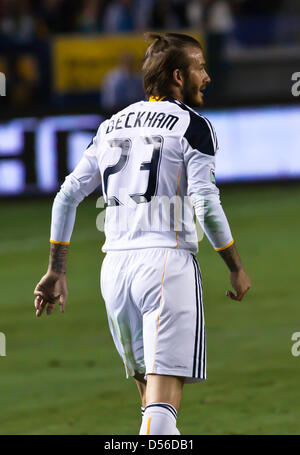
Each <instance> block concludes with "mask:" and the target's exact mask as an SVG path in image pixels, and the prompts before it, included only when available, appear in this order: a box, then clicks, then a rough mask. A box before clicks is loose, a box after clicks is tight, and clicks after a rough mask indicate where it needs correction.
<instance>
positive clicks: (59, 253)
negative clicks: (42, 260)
mask: <svg viewBox="0 0 300 455" xmlns="http://www.w3.org/2000/svg"><path fill="white" fill-rule="evenodd" d="M68 248H69V245H59V244H55V243H51V244H50V258H49V269H50V270H52V271H53V272H56V273H66V272H67V253H68Z"/></svg>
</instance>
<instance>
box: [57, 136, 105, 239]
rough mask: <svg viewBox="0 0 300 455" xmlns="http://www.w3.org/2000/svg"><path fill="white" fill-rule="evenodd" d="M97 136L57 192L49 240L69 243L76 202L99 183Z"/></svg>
mask: <svg viewBox="0 0 300 455" xmlns="http://www.w3.org/2000/svg"><path fill="white" fill-rule="evenodd" d="M96 147H97V136H95V137H94V139H93V141H92V142H91V144H90V145H89V147H88V148H87V149H86V150H85V152H84V154H83V156H82V158H81V160H80V162H79V163H78V165H77V166H76V167H75V169H74V171H73V172H72V173H71V174H70V175H68V176H67V177H66V179H65V181H64V183H63V185H62V186H61V188H60V191H59V192H58V193H57V195H56V197H55V199H54V203H53V207H52V218H51V234H50V242H51V243H59V244H63V245H66V244H69V243H70V239H71V235H72V232H73V227H74V223H75V218H76V209H77V206H78V204H79V203H80V202H81V201H82V200H83V199H84V198H85V197H86V196H88V195H89V194H90V193H92V192H93V191H94V190H95V189H96V188H97V186H98V185H100V183H101V176H100V171H99V167H98V162H97V158H96Z"/></svg>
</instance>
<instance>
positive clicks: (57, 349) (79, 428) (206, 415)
mask: <svg viewBox="0 0 300 455" xmlns="http://www.w3.org/2000/svg"><path fill="white" fill-rule="evenodd" d="M222 194H223V206H224V208H225V210H226V213H227V216H228V218H229V220H230V223H231V227H232V231H233V234H234V237H235V238H236V239H237V245H238V247H239V250H240V253H241V256H242V258H243V260H244V263H245V266H246V269H247V271H248V273H249V275H250V276H251V278H252V289H251V292H250V293H249V295H248V296H247V298H246V299H245V301H244V302H242V303H237V302H233V301H230V300H229V299H228V298H227V297H226V296H225V292H226V290H227V289H229V283H228V273H227V270H226V267H225V265H224V264H223V263H222V260H221V259H220V258H219V256H218V254H217V253H215V252H214V251H213V249H212V247H211V246H210V244H209V243H208V242H207V240H204V241H203V242H201V244H200V251H199V254H198V259H199V262H200V265H201V267H202V274H203V279H204V296H205V316H206V327H207V360H208V368H207V376H208V378H207V381H206V382H205V383H203V384H197V385H195V384H193V385H187V386H186V387H185V390H184V394H183V401H182V409H181V411H180V413H179V417H178V427H179V429H180V431H181V432H182V434H190V435H191V434H300V426H299V421H300V406H299V402H300V388H299V380H300V357H293V356H292V355H291V346H292V341H291V336H292V333H293V332H296V331H300V300H299V296H298V289H299V282H300V276H299V256H300V248H299V225H300V211H299V197H300V187H299V185H296V184H295V185H292V186H287V185H282V186H273V185H270V186H260V185H256V186H246V187H242V186H237V187H233V188H232V187H231V188H229V187H225V188H223V190H222ZM51 203H52V202H51V201H50V200H44V201H38V202H31V201H18V202H15V201H11V202H9V201H5V202H1V204H0V217H1V238H0V276H1V304H0V332H4V333H5V334H6V338H7V356H6V357H0V409H1V413H0V434H107V435H109V434H137V433H138V430H139V426H140V422H141V416H140V403H139V399H138V394H137V390H136V386H135V384H134V381H132V380H131V379H128V380H126V378H125V375H124V369H123V364H122V362H121V359H120V358H119V356H118V354H117V352H116V350H115V348H114V345H113V342H112V339H111V336H110V333H109V330H108V326H107V320H106V313H105V307H104V303H103V300H102V298H101V295H100V290H99V272H100V266H101V261H102V257H103V255H102V253H101V250H100V247H101V245H102V243H103V235H102V234H101V233H99V232H98V231H97V230H96V226H95V221H96V215H97V214H98V212H99V211H98V210H97V209H96V207H95V199H88V200H86V201H85V202H83V203H82V204H81V206H80V207H79V209H78V214H77V222H76V227H75V231H74V235H73V238H72V247H71V250H70V255H69V261H68V262H69V267H68V283H69V299H68V304H67V310H66V313H65V314H63V315H62V314H60V313H58V311H57V312H55V314H53V315H52V316H50V317H47V316H46V315H44V316H43V317H42V318H40V319H37V318H36V317H35V312H34V307H33V294H32V293H33V289H34V287H35V284H36V282H37V281H38V280H39V279H40V277H41V275H42V274H43V273H44V272H45V271H46V267H47V262H48V237H49V223H50V209H51Z"/></svg>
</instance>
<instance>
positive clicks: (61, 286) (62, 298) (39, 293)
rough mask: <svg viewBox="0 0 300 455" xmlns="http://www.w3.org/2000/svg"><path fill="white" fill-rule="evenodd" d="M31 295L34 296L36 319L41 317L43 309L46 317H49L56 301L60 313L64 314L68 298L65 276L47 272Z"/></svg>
mask: <svg viewBox="0 0 300 455" xmlns="http://www.w3.org/2000/svg"><path fill="white" fill-rule="evenodd" d="M33 294H34V295H35V296H36V297H35V300H34V307H35V310H36V313H35V314H36V316H37V317H40V316H41V315H42V313H43V311H44V309H45V308H46V313H47V315H50V314H51V313H52V312H53V310H54V308H55V305H56V303H57V302H58V301H59V308H60V311H61V313H64V311H65V307H66V302H67V297H68V288H67V280H66V274H65V273H56V272H52V271H51V270H48V271H47V273H46V275H44V276H43V277H42V278H41V280H40V281H39V283H38V284H37V285H36V288H35V290H34V292H33Z"/></svg>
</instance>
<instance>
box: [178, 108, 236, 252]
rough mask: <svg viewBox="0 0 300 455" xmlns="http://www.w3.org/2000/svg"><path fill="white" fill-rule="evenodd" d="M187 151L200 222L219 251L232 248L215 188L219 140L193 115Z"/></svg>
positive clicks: (186, 137)
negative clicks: (216, 155) (216, 156)
mask: <svg viewBox="0 0 300 455" xmlns="http://www.w3.org/2000/svg"><path fill="white" fill-rule="evenodd" d="M183 149H184V162H185V167H186V174H187V183H188V196H190V197H191V200H192V203H193V206H194V209H195V213H196V216H197V219H198V221H199V223H200V225H201V227H202V229H203V230H204V233H205V235H206V236H207V238H208V239H209V241H210V243H211V244H212V245H213V247H214V248H215V250H216V251H220V250H223V249H225V248H228V247H229V246H230V245H232V244H233V239H232V235H231V231H230V227H229V224H228V221H227V218H226V215H225V213H224V211H223V208H222V205H221V201H220V194H219V189H218V188H217V186H216V184H215V154H216V153H217V150H218V142H217V137H216V134H215V131H214V129H213V127H212V125H211V124H210V122H209V121H208V120H207V119H206V118H205V117H203V116H200V115H198V114H196V113H194V112H192V111H191V112H190V124H189V127H188V128H187V131H186V133H185V135H184V138H183Z"/></svg>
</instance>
